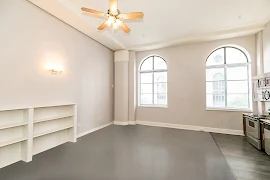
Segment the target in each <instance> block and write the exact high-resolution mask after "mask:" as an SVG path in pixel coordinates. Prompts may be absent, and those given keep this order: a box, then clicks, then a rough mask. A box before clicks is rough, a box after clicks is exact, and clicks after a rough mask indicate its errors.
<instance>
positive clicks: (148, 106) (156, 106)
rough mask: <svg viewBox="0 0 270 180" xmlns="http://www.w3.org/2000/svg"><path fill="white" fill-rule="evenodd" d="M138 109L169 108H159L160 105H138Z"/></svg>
mask: <svg viewBox="0 0 270 180" xmlns="http://www.w3.org/2000/svg"><path fill="white" fill-rule="evenodd" d="M138 107H144V108H168V106H159V105H138Z"/></svg>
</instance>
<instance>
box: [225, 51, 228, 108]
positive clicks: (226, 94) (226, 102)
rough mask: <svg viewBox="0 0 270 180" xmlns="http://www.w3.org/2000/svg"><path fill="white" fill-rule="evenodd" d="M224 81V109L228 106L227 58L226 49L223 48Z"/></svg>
mask: <svg viewBox="0 0 270 180" xmlns="http://www.w3.org/2000/svg"><path fill="white" fill-rule="evenodd" d="M224 64H225V67H224V80H225V107H226V108H227V106H228V90H227V84H228V83H227V56H226V48H224Z"/></svg>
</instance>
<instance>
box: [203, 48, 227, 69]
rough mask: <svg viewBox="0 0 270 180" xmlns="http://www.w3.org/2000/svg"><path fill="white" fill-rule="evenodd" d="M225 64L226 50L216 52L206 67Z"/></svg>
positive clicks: (209, 58) (210, 57) (208, 60)
mask: <svg viewBox="0 0 270 180" xmlns="http://www.w3.org/2000/svg"><path fill="white" fill-rule="evenodd" d="M220 64H224V48H221V49H218V50H216V51H214V52H213V53H212V54H211V55H210V56H209V57H208V59H207V61H206V66H212V65H220Z"/></svg>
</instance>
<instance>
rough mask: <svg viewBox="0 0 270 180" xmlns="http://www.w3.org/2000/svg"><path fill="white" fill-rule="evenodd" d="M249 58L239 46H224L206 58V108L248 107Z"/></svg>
mask: <svg viewBox="0 0 270 180" xmlns="http://www.w3.org/2000/svg"><path fill="white" fill-rule="evenodd" d="M250 99H251V98H250V61H249V55H248V53H247V52H245V50H242V48H241V47H240V48H238V47H234V46H224V47H220V48H218V49H216V50H214V51H213V52H212V53H211V54H210V55H209V56H208V57H207V60H206V105H207V108H219V109H221V108H224V109H251V101H250Z"/></svg>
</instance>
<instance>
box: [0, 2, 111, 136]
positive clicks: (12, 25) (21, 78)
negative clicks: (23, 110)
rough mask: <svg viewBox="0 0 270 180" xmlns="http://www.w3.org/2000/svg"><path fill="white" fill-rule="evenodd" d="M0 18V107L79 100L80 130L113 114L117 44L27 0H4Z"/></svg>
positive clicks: (95, 125)
mask: <svg viewBox="0 0 270 180" xmlns="http://www.w3.org/2000/svg"><path fill="white" fill-rule="evenodd" d="M0 23H1V28H0V82H1V89H0V109H7V108H14V107H25V106H35V105H36V104H38V105H47V104H62V103H66V102H74V103H77V104H78V121H79V123H80V127H79V129H78V132H79V133H82V132H85V131H87V130H90V129H92V128H95V127H98V126H101V125H104V124H106V123H109V122H111V121H112V120H113V89H112V87H111V85H112V84H113V66H114V65H113V52H112V51H111V50H109V49H107V48H106V47H104V46H102V45H101V44H99V43H97V42H95V41H94V40H92V39H90V38H89V37H87V36H85V35H84V34H82V33H80V32H78V31H77V30H75V29H73V28H72V27H70V26H68V25H67V24H65V23H63V22H62V21H60V20H58V19H56V18H55V17H53V16H51V15H50V14H48V13H46V12H44V11H43V10H41V9H39V8H38V7H36V6H34V5H33V4H31V3H30V2H28V1H26V0H1V1H0ZM49 63H60V64H63V67H64V73H63V74H62V75H52V74H50V73H49V72H48V71H46V69H45V68H46V66H47V65H48V64H49Z"/></svg>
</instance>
